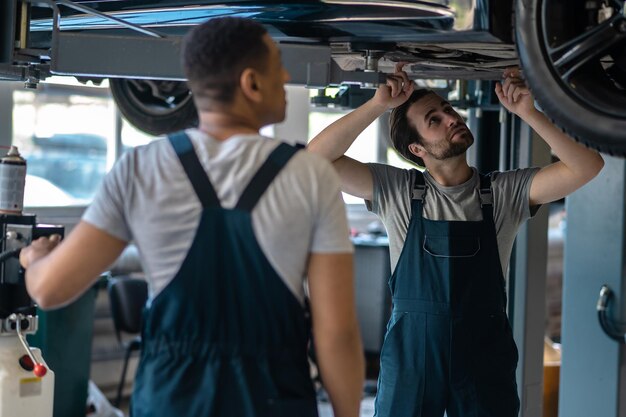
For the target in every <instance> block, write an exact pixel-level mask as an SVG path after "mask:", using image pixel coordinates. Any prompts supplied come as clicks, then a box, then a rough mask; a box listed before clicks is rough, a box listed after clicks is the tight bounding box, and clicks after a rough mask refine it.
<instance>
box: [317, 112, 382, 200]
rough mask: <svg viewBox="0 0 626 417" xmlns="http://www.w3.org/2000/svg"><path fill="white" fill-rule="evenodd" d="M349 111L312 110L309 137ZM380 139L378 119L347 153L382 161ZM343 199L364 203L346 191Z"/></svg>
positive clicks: (364, 159)
mask: <svg viewBox="0 0 626 417" xmlns="http://www.w3.org/2000/svg"><path fill="white" fill-rule="evenodd" d="M348 112H349V111H343V110H333V109H324V110H320V109H315V110H312V111H311V112H310V113H309V138H310V139H312V138H314V137H315V136H316V135H317V134H318V133H320V132H321V131H322V130H324V128H326V127H327V126H328V125H330V124H331V123H333V122H334V121H336V120H338V119H340V118H341V117H343V116H345V115H346V114H347V113H348ZM310 139H309V140H310ZM378 140H379V139H378V121H375V122H374V123H372V124H371V125H369V126H368V127H367V129H365V130H364V131H363V132H362V133H361V134H360V135H359V136H358V137H357V139H356V140H355V141H354V143H353V144H352V146H350V149H348V152H346V155H347V156H349V157H350V158H353V159H356V160H357V161H360V162H382V161H379V160H378V159H379V158H377V149H378ZM343 199H344V202H345V203H346V204H364V202H363V200H362V199H360V198H357V197H354V196H351V195H350V194H346V193H343Z"/></svg>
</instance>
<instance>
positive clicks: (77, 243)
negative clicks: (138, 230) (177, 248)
mask: <svg viewBox="0 0 626 417" xmlns="http://www.w3.org/2000/svg"><path fill="white" fill-rule="evenodd" d="M57 245H58V247H57ZM125 247H126V242H124V241H122V240H120V239H118V238H116V237H113V236H111V235H110V234H108V233H106V232H104V231H102V230H100V229H98V228H96V227H94V226H92V225H90V224H89V223H86V222H83V221H81V222H80V223H78V225H76V227H75V228H74V230H72V233H70V234H69V236H68V237H67V239H66V240H65V241H63V242H61V243H59V239H58V236H53V237H51V238H45V237H42V238H40V239H37V240H36V241H34V242H33V243H32V244H31V245H30V246H27V247H26V248H24V249H22V252H21V253H20V263H21V264H22V266H23V267H24V268H26V289H27V290H28V293H29V294H30V296H31V297H32V298H33V299H34V300H35V302H37V304H38V305H39V306H40V307H41V308H44V309H47V308H54V307H60V306H63V305H65V304H67V303H69V302H71V301H72V300H74V299H75V298H77V297H78V296H79V295H81V294H82V293H83V292H85V290H87V289H88V288H89V286H90V285H91V284H92V283H93V282H94V281H95V280H96V279H97V278H98V276H99V274H100V273H102V271H104V270H105V269H106V268H107V267H108V266H110V265H111V264H112V263H113V262H114V261H115V260H116V259H117V257H118V256H119V255H120V254H121V253H122V251H123V250H124V248H125Z"/></svg>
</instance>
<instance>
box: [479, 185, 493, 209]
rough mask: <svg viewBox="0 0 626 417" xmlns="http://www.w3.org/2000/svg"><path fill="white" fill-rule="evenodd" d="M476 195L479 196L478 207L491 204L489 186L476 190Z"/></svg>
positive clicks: (491, 196)
mask: <svg viewBox="0 0 626 417" xmlns="http://www.w3.org/2000/svg"><path fill="white" fill-rule="evenodd" d="M478 197H479V198H480V208H483V206H492V205H493V193H492V192H491V188H484V189H480V190H478Z"/></svg>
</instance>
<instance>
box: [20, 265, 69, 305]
mask: <svg viewBox="0 0 626 417" xmlns="http://www.w3.org/2000/svg"><path fill="white" fill-rule="evenodd" d="M32 275H33V274H29V271H27V272H26V290H27V291H28V295H30V297H31V298H32V299H33V301H34V302H35V304H37V306H39V308H41V309H42V310H49V309H53V308H55V307H59V306H61V305H62V304H63V301H64V300H62V299H61V297H60V295H61V294H60V292H59V291H58V290H55V289H54V288H53V286H52V285H49V284H48V281H49V280H48V279H46V277H45V276H44V275H43V274H40V275H38V276H36V277H33V276H32Z"/></svg>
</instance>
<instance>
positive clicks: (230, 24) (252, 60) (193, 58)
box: [182, 17, 269, 110]
mask: <svg viewBox="0 0 626 417" xmlns="http://www.w3.org/2000/svg"><path fill="white" fill-rule="evenodd" d="M266 33H267V30H265V28H264V27H263V26H262V25H261V24H259V23H257V22H254V21H252V20H249V19H242V18H234V17H223V18H215V19H210V20H208V21H206V22H204V23H203V24H201V25H198V26H196V27H195V28H193V29H192V30H191V31H190V32H189V33H188V34H187V36H185V39H184V41H183V54H182V60H183V69H184V71H185V75H186V76H187V80H188V81H187V84H188V85H189V88H190V89H191V92H192V93H193V94H194V100H195V101H196V105H197V106H198V108H199V109H200V110H202V109H206V108H207V107H209V106H210V105H212V104H230V103H232V101H233V99H234V97H235V91H236V89H237V87H238V86H239V78H240V77H241V73H242V72H243V70H244V69H246V68H254V69H257V70H259V71H264V70H265V69H266V67H267V63H268V60H267V57H268V55H269V49H268V47H267V45H266V44H265V42H264V40H263V36H264V35H265V34H266Z"/></svg>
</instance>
